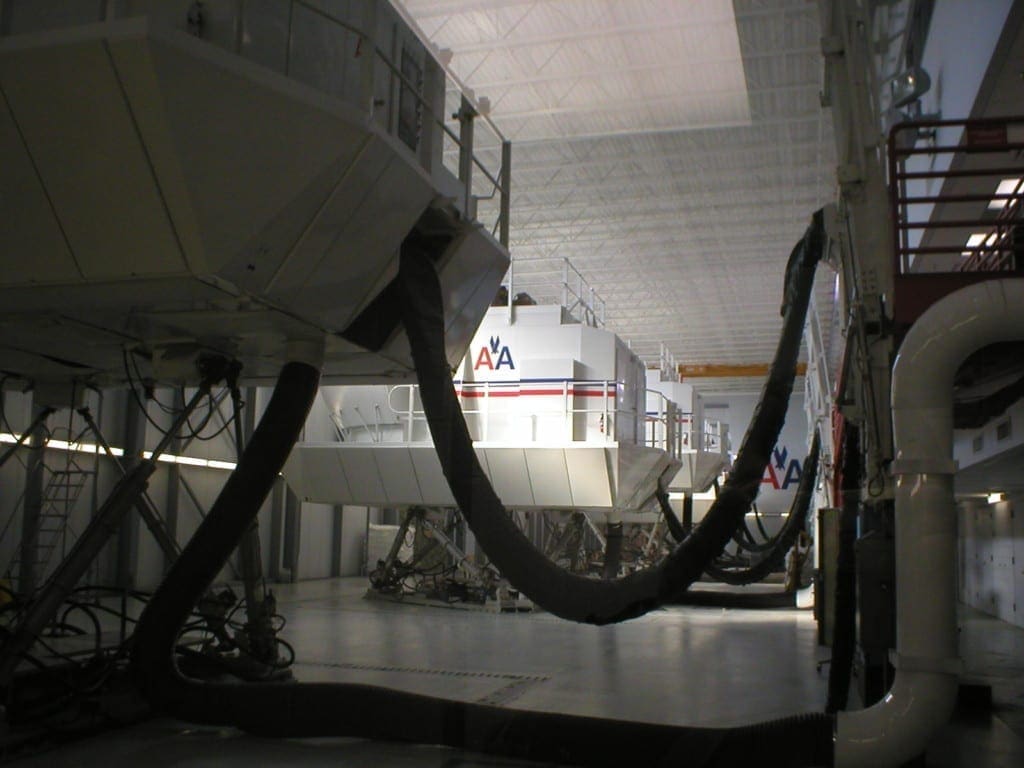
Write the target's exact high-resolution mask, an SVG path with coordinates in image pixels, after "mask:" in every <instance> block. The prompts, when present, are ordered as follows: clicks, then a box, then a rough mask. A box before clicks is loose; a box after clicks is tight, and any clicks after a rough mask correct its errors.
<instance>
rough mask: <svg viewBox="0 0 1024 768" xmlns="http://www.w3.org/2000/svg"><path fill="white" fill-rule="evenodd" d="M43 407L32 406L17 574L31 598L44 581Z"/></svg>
mask: <svg viewBox="0 0 1024 768" xmlns="http://www.w3.org/2000/svg"><path fill="white" fill-rule="evenodd" d="M44 410H46V409H45V408H44V407H43V406H41V405H39V404H37V403H35V402H33V403H32V420H33V423H34V424H35V426H34V428H33V429H32V432H31V434H30V436H29V439H28V447H29V454H28V464H27V466H26V468H25V501H24V506H23V507H22V517H21V552H20V555H19V559H20V563H21V564H20V566H19V572H18V592H20V593H21V594H22V595H26V596H28V595H31V594H32V593H33V592H35V591H36V588H37V587H38V586H39V583H40V581H41V579H42V574H41V573H39V572H38V560H39V517H40V515H41V514H42V511H43V474H44V473H45V471H46V468H45V467H44V466H43V443H44V441H45V440H46V420H45V419H41V418H40V416H42V414H43V411H44Z"/></svg>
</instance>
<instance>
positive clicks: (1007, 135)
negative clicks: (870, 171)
mask: <svg viewBox="0 0 1024 768" xmlns="http://www.w3.org/2000/svg"><path fill="white" fill-rule="evenodd" d="M955 128H959V129H961V130H962V135H961V138H960V140H959V143H956V144H953V143H951V141H950V139H949V138H947V137H942V143H939V136H938V132H939V131H943V130H944V129H955ZM922 137H928V138H930V139H931V143H929V144H925V145H924V146H918V143H919V140H920V139H921V138H922ZM1022 139H1024V117H1005V118H994V119H993V118H985V119H977V120H915V121H911V122H902V123H898V124H897V125H894V126H893V127H892V128H891V129H890V130H889V137H888V160H889V162H888V165H889V169H888V170H889V205H890V213H891V217H892V222H893V258H894V274H895V275H897V276H899V275H904V274H915V275H916V274H935V273H936V272H956V273H962V272H976V271H1011V270H1012V269H1014V267H1016V268H1017V269H1020V268H1022V267H1024V264H1021V261H1022V260H1024V257H1022V255H1021V253H1020V251H1021V248H1022V247H1024V246H1022V244H1021V243H1019V242H1016V241H1015V238H1016V237H1017V235H1016V234H1014V233H1015V230H1017V229H1018V228H1019V227H1020V226H1021V224H1022V223H1024V219H1022V208H1024V206H1022V205H1021V203H1022V200H1024V186H1022V184H1021V181H1020V180H1021V178H1022V177H1024V162H1021V159H1020V156H1019V152H1018V151H1019V150H1020V149H1024V140H1022ZM999 155H1003V156H1004V157H1003V158H1000V157H999ZM926 156H927V157H931V158H932V164H933V165H932V166H931V167H929V168H928V169H927V170H923V169H920V168H917V169H911V170H907V168H906V163H907V161H908V160H910V159H912V158H915V157H926ZM939 158H941V160H940V162H939V166H940V167H938V168H936V167H935V165H934V164H935V162H936V159H939ZM943 165H945V166H947V167H941V166H943ZM954 165H956V166H957V167H952V166H954ZM999 177H1002V178H1004V179H1005V180H1008V181H1012V180H1015V181H1016V184H1015V185H1014V188H1013V189H1012V190H1011V191H1009V192H1007V191H1005V190H1003V191H997V189H998V188H997V182H996V181H995V179H998V178H999ZM971 180H974V181H975V182H976V184H981V183H984V184H986V185H987V187H989V192H987V193H982V192H978V191H976V190H975V189H963V190H953V189H951V185H952V184H953V183H957V184H960V185H966V184H968V183H969V182H970V181H971ZM989 180H991V181H989ZM931 183H938V184H940V185H942V187H943V188H942V189H940V190H939V191H938V192H934V191H933V190H931V189H927V188H922V185H929V184H931ZM908 185H910V186H912V187H918V188H917V189H908ZM999 203H1001V205H999ZM938 204H945V205H946V206H947V207H948V208H949V209H951V210H950V211H949V213H950V214H951V215H950V216H947V217H946V218H945V219H944V220H941V221H931V218H932V216H933V214H934V206H935V205H938ZM997 209H998V213H997V214H996V213H993V211H994V210H997ZM975 211H977V213H975ZM915 217H916V218H915ZM955 230H961V232H962V233H963V236H962V237H956V235H955ZM940 231H945V232H948V233H950V234H949V235H947V236H945V237H943V238H940V239H938V242H936V241H934V240H933V241H931V242H928V244H927V245H922V244H921V243H922V242H923V241H924V239H925V237H926V236H927V235H928V234H929V233H938V232H940ZM918 232H919V233H920V235H918V236H917V237H912V233H918ZM941 255H944V256H946V260H947V262H948V261H949V260H951V259H953V260H956V259H958V258H960V257H966V260H965V261H957V262H956V263H952V264H940V265H938V269H936V268H935V267H934V266H925V267H924V269H915V270H914V271H913V272H911V264H910V262H911V260H913V259H915V258H921V259H922V261H921V263H922V264H923V265H926V264H927V262H928V261H929V259H928V257H935V256H941Z"/></svg>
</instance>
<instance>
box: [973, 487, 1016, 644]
mask: <svg viewBox="0 0 1024 768" xmlns="http://www.w3.org/2000/svg"><path fill="white" fill-rule="evenodd" d="M959 518H960V519H959V526H960V530H959V533H960V599H961V600H962V601H963V602H964V603H966V604H967V605H970V606H972V607H973V608H977V609H978V610H980V611H984V612H985V613H989V614H991V615H993V616H997V617H999V618H1000V619H1002V620H1003V621H1006V622H1009V623H1010V624H1016V625H1017V626H1019V627H1024V494H1021V493H1018V494H1015V495H1009V496H1008V498H1007V499H1006V500H1005V501H999V502H996V503H994V504H990V503H988V501H987V500H986V499H984V498H977V499H973V498H972V499H969V500H967V501H962V502H961V504H960V510H959Z"/></svg>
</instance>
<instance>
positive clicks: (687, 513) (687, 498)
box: [683, 493, 693, 534]
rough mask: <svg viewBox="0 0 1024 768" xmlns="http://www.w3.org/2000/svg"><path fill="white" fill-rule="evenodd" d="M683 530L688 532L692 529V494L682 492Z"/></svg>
mask: <svg viewBox="0 0 1024 768" xmlns="http://www.w3.org/2000/svg"><path fill="white" fill-rule="evenodd" d="M683 530H684V531H685V532H686V533H687V534H689V533H690V531H692V530H693V494H692V493H686V494H683Z"/></svg>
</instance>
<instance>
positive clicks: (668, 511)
mask: <svg viewBox="0 0 1024 768" xmlns="http://www.w3.org/2000/svg"><path fill="white" fill-rule="evenodd" d="M654 495H655V496H656V497H657V499H658V506H659V507H661V515H662V517H664V518H665V525H667V526H668V532H669V535H670V536H671V537H672V538H673V539H674V540H675V542H676V544H681V543H682V542H683V541H684V540H685V539H686V528H684V527H683V524H682V523H681V522H680V521H679V518H678V517H676V513H675V510H674V509H672V505H671V504H670V503H669V500H668V494H667V493H666V492H665V491H663V490H662V489H661V488H659V489H658V490H657V491H656V492H655V494H654Z"/></svg>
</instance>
